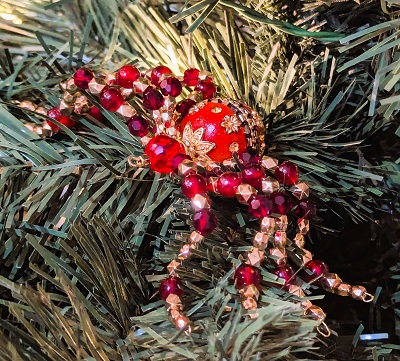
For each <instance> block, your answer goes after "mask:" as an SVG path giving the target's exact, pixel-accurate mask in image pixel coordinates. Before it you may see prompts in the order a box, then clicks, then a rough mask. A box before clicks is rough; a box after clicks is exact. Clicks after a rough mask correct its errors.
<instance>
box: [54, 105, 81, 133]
mask: <svg viewBox="0 0 400 361" xmlns="http://www.w3.org/2000/svg"><path fill="white" fill-rule="evenodd" d="M47 116H48V117H49V118H52V119H55V120H57V121H58V122H59V123H61V124H63V125H65V126H66V127H67V128H72V127H74V126H75V125H76V122H75V120H73V119H72V118H70V117H68V116H66V115H62V114H61V112H60V109H58V108H57V107H53V108H51V109H49V110H48V111H47ZM47 124H48V125H49V127H50V128H51V130H54V131H55V132H58V131H59V130H60V127H59V126H58V125H56V124H54V123H53V122H51V121H49V120H48V121H47Z"/></svg>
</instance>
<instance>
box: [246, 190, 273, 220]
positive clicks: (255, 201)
mask: <svg viewBox="0 0 400 361" xmlns="http://www.w3.org/2000/svg"><path fill="white" fill-rule="evenodd" d="M248 204H249V213H250V215H251V216H252V217H254V218H264V217H267V216H269V215H271V213H272V209H273V205H274V204H273V202H272V200H271V199H270V198H269V197H267V196H265V195H255V196H251V197H250V199H249V200H248Z"/></svg>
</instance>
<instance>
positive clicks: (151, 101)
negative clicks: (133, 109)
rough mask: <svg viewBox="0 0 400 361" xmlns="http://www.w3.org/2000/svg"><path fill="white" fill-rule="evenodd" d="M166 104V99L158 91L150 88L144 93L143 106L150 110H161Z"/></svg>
mask: <svg viewBox="0 0 400 361" xmlns="http://www.w3.org/2000/svg"><path fill="white" fill-rule="evenodd" d="M163 103H164V97H163V95H162V94H161V93H160V91H158V90H157V89H154V88H152V87H150V86H149V87H148V88H147V89H146V90H145V91H144V92H143V105H144V106H145V107H146V108H147V109H150V110H157V109H160V108H161V106H162V105H163Z"/></svg>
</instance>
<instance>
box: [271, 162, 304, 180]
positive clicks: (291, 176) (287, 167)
mask: <svg viewBox="0 0 400 361" xmlns="http://www.w3.org/2000/svg"><path fill="white" fill-rule="evenodd" d="M275 178H276V179H277V180H278V182H279V183H281V184H284V185H285V186H291V185H293V184H295V183H296V182H297V181H298V180H299V168H298V167H297V165H296V164H294V163H293V162H291V161H289V160H287V161H285V162H283V163H282V164H281V165H280V166H279V167H277V168H276V169H275Z"/></svg>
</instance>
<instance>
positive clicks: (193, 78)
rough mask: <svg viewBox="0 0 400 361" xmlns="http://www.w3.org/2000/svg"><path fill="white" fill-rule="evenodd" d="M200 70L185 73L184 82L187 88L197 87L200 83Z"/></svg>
mask: <svg viewBox="0 0 400 361" xmlns="http://www.w3.org/2000/svg"><path fill="white" fill-rule="evenodd" d="M199 73H200V70H198V69H196V68H190V69H187V70H185V72H184V73H183V82H184V83H185V84H186V85H187V86H196V85H197V83H198V81H199Z"/></svg>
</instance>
